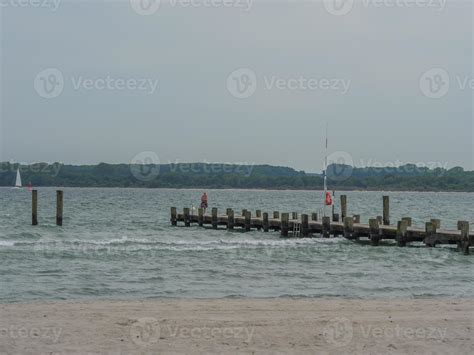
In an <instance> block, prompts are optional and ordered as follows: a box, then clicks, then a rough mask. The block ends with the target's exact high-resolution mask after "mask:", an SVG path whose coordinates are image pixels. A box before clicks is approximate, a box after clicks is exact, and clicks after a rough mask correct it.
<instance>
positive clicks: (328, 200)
mask: <svg viewBox="0 0 474 355" xmlns="http://www.w3.org/2000/svg"><path fill="white" fill-rule="evenodd" d="M331 205H332V197H331V193H330V192H329V191H327V192H326V206H331Z"/></svg>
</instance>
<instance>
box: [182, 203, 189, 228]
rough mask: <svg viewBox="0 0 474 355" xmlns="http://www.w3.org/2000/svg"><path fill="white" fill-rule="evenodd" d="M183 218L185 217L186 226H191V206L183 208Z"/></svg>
mask: <svg viewBox="0 0 474 355" xmlns="http://www.w3.org/2000/svg"><path fill="white" fill-rule="evenodd" d="M183 219H184V225H185V226H186V227H189V226H190V225H191V218H190V216H189V207H185V208H183Z"/></svg>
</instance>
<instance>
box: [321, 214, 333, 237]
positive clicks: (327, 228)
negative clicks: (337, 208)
mask: <svg viewBox="0 0 474 355" xmlns="http://www.w3.org/2000/svg"><path fill="white" fill-rule="evenodd" d="M322 227H323V238H329V236H330V232H331V217H329V216H325V217H323V226H322Z"/></svg>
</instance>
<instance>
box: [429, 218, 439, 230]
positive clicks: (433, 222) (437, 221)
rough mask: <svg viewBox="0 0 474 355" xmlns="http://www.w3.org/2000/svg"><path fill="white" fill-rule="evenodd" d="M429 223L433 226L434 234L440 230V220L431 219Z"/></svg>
mask: <svg viewBox="0 0 474 355" xmlns="http://www.w3.org/2000/svg"><path fill="white" fill-rule="evenodd" d="M431 223H432V224H433V227H434V231H435V233H436V231H437V230H438V229H440V228H441V220H440V219H435V218H432V219H431Z"/></svg>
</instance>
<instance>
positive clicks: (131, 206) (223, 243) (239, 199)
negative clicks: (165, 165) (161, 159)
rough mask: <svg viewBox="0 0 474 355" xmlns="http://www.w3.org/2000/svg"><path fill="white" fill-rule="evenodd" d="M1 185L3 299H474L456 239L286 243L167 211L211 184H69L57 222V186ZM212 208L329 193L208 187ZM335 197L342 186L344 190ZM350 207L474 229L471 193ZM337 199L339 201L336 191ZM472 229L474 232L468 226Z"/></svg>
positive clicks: (195, 198) (302, 206)
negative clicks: (34, 197) (185, 223)
mask: <svg viewBox="0 0 474 355" xmlns="http://www.w3.org/2000/svg"><path fill="white" fill-rule="evenodd" d="M38 190H39V192H38V196H39V207H38V211H39V216H38V219H39V225H38V226H31V193H30V192H28V191H27V190H13V189H11V188H0V302H24V301H43V300H71V299H91V298H94V299H147V298H164V297H173V298H224V297H260V298H273V297H343V298H395V297H397V298H421V297H457V298H459V297H472V295H473V294H474V255H471V256H464V255H462V254H461V253H459V252H457V251H456V249H455V246H443V247H436V248H427V247H425V246H423V244H421V243H414V244H412V245H410V246H408V247H405V248H400V247H397V246H395V245H394V243H393V242H383V243H381V245H380V246H378V247H373V246H370V245H369V243H367V242H364V241H360V242H354V241H348V240H345V239H344V238H330V239H322V238H305V239H302V238H294V239H293V238H289V239H282V238H280V235H279V233H278V232H271V231H270V232H269V233H264V232H262V231H251V232H248V233H243V232H242V231H240V230H239V229H238V228H236V230H234V231H231V232H229V231H227V230H225V229H219V230H212V229H205V228H200V227H198V226H192V227H190V228H185V227H172V226H171V225H170V222H169V218H170V207H171V206H176V207H178V209H179V210H181V209H182V207H192V206H193V205H194V206H197V205H198V204H199V201H200V196H201V194H202V193H203V190H174V189H119V188H64V189H63V190H64V225H63V227H58V226H56V225H55V206H56V203H55V190H56V189H54V188H39V189H38ZM207 193H208V195H209V205H210V206H212V207H218V208H219V210H220V211H221V212H224V211H225V209H226V208H227V207H231V208H233V209H234V210H235V211H236V213H239V211H240V210H241V209H243V208H246V209H248V210H251V211H255V210H256V209H260V210H262V211H267V212H269V213H270V214H271V213H272V212H273V211H274V210H276V211H280V212H293V211H295V212H299V213H311V212H317V211H318V210H319V209H320V208H321V204H322V201H323V197H322V192H321V191H260V190H258V191H255V190H207ZM337 194H338V193H337ZM346 194H347V196H348V212H349V214H360V215H361V219H362V221H363V222H366V221H367V220H368V218H373V217H375V216H377V215H381V214H382V195H384V194H387V195H389V196H390V208H391V211H390V218H391V221H392V223H395V222H396V221H397V220H399V219H400V218H401V217H404V216H411V217H412V218H413V224H414V225H419V226H420V227H421V226H423V225H424V222H426V221H428V220H430V219H431V218H440V219H441V223H442V227H443V228H451V229H456V222H457V220H468V221H470V223H471V226H472V227H471V228H474V194H472V193H428V192H423V193H415V192H347V193H346ZM335 200H336V201H338V196H337V195H336V198H335ZM471 230H472V229H471Z"/></svg>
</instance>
